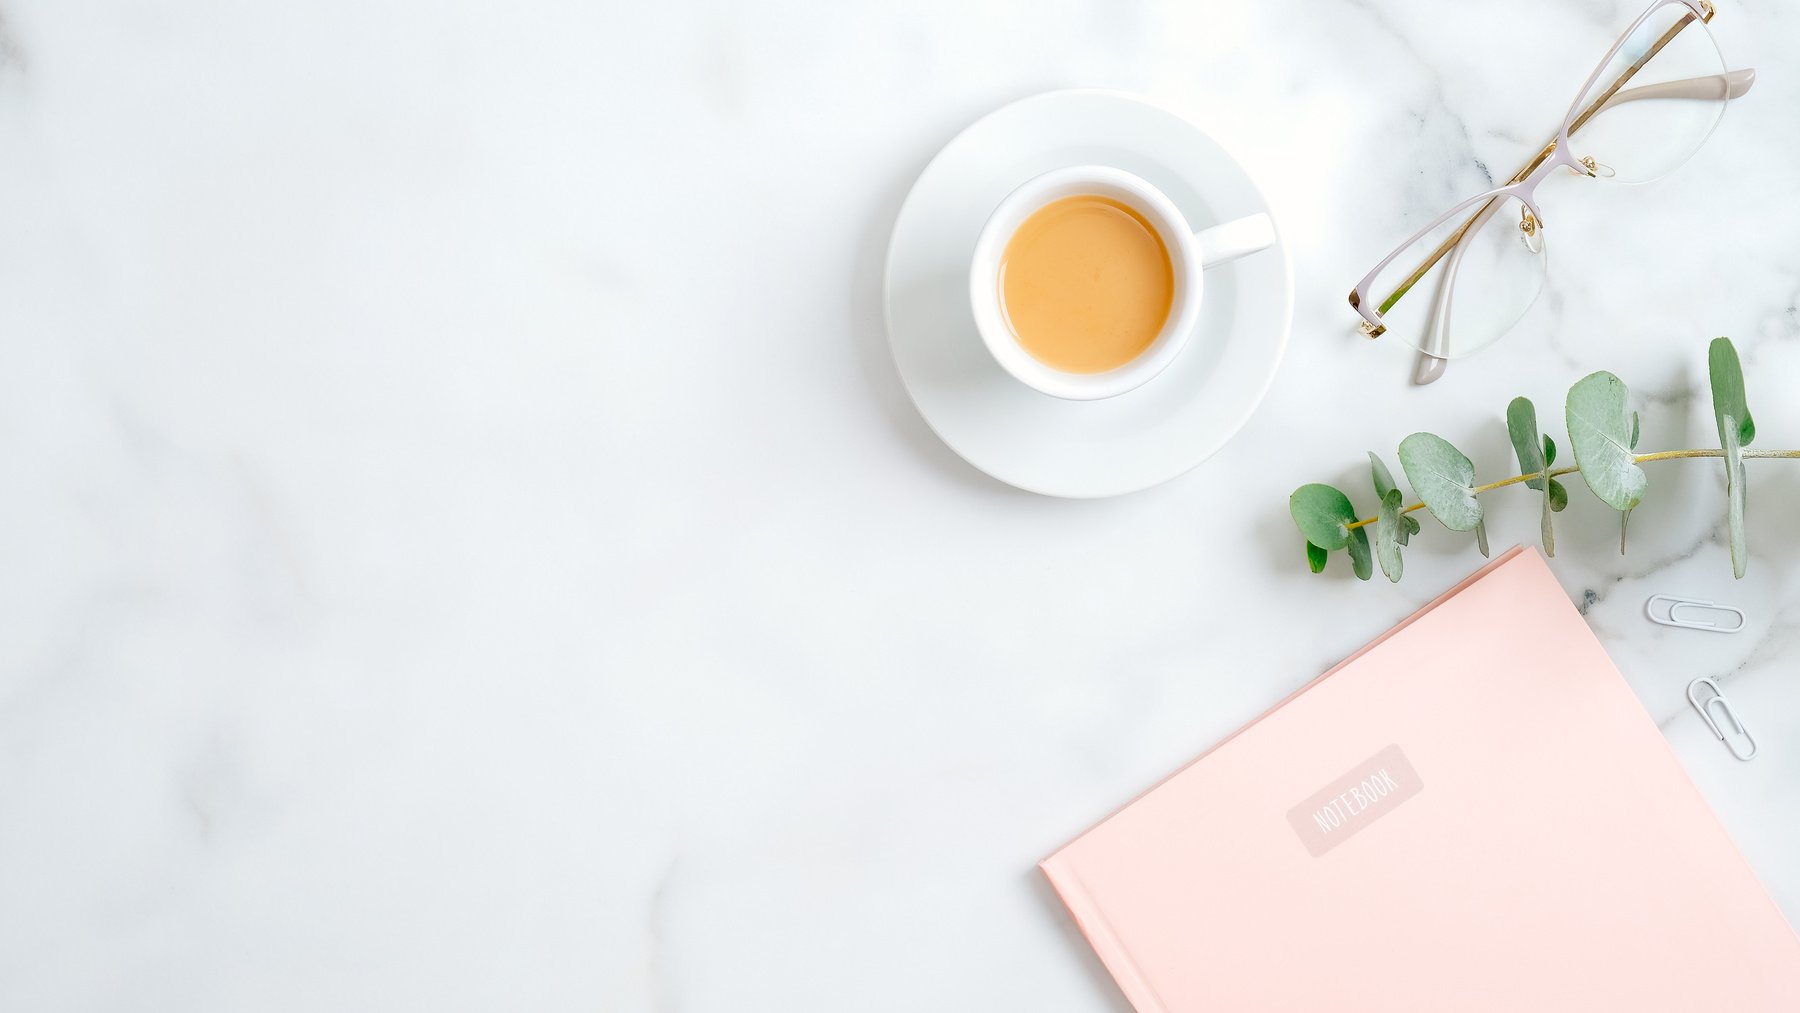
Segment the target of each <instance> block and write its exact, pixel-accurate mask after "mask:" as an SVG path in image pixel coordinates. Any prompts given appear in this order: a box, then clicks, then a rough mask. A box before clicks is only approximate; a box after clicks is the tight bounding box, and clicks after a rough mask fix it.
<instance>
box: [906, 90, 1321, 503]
mask: <svg viewBox="0 0 1800 1013" xmlns="http://www.w3.org/2000/svg"><path fill="white" fill-rule="evenodd" d="M1084 164H1100V165H1112V166H1116V167H1118V168H1121V169H1124V170H1125V171H1127V172H1131V173H1135V174H1137V175H1139V176H1142V177H1143V178H1144V179H1146V180H1149V181H1150V182H1151V183H1152V184H1154V185H1155V186H1157V187H1159V188H1160V189H1161V190H1162V191H1163V192H1164V193H1166V194H1168V195H1169V198H1170V199H1171V200H1173V201H1174V202H1175V204H1176V206H1178V207H1180V208H1181V213H1182V214H1183V215H1185V216H1186V217H1187V219H1188V221H1189V222H1190V223H1191V224H1192V225H1193V226H1194V227H1195V228H1196V229H1204V228H1207V227H1209V226H1212V225H1216V224H1218V223H1220V222H1224V221H1230V220H1231V219H1233V218H1239V217H1242V216H1244V215H1249V214H1254V213H1256V212H1258V211H1268V210H1269V207H1268V203H1267V202H1266V201H1265V200H1264V199H1263V196H1262V193H1261V192H1260V191H1259V190H1257V188H1256V184H1254V183H1252V182H1251V181H1250V176H1249V175H1248V174H1247V173H1245V172H1244V169H1243V167H1242V166H1240V165H1239V164H1238V163H1237V160H1236V159H1234V158H1232V157H1231V155H1230V154H1228V153H1227V152H1226V151H1225V149H1223V148H1221V147H1219V144H1218V142H1217V141H1214V140H1213V139H1212V138H1210V137H1208V136H1207V135H1206V134H1205V133H1203V132H1202V131H1201V130H1200V128H1199V127H1196V126H1194V125H1193V124H1192V123H1189V122H1188V121H1186V120H1184V119H1182V118H1180V117H1179V116H1176V115H1175V114H1173V113H1170V112H1168V111H1167V110H1164V109H1161V108H1159V107H1157V106H1154V105H1150V104H1149V103H1147V102H1144V101H1143V100H1141V99H1137V98H1133V97H1131V96H1128V95H1123V94H1119V93H1116V92H1103V91H1056V92H1049V93H1047V94H1043V95H1038V96H1034V97H1032V98H1028V99H1024V100H1022V101H1019V102H1015V103H1013V104H1012V105H1009V106H1005V107H1003V108H1001V109H999V110H996V111H995V112H992V113H989V114H988V115H987V116H986V117H983V118H982V119H981V120H979V121H977V122H976V123H975V124H974V125H972V126H970V127H969V128H968V129H966V130H964V131H963V132H962V133H960V134H958V135H957V136H956V139H955V140H952V141H951V142H950V143H949V144H948V145H946V146H945V148H944V150H943V151H941V152H939V153H938V155H937V157H936V158H934V159H932V160H931V164H930V165H928V166H926V167H925V171H924V172H923V173H922V174H920V176H919V180H918V182H916V183H914V184H913V188H912V192H911V193H909V194H908V195H907V198H906V203H905V204H904V205H903V206H902V207H901V208H900V217H899V219H898V220H897V221H896V222H895V223H894V237H893V240H892V241H891V243H890V244H889V246H888V260H887V295H886V299H887V324H888V340H889V341H890V342H891V343H892V346H893V350H894V362H895V364H896V365H898V366H899V368H900V377H901V379H902V381H904V382H905V384H906V389H907V391H908V392H909V393H910V394H911V395H912V399H913V403H914V404H915V405H917V406H918V408H919V414H921V415H923V416H925V422H926V424H928V425H930V426H931V428H932V430H933V431H935V432H936V433H937V434H938V436H939V437H940V438H942V439H943V441H944V442H945V443H947V444H949V445H950V448H951V449H952V450H955V451H956V452H957V453H958V454H961V455H962V456H963V458H964V459H965V460H967V461H968V462H969V463H970V464H973V465H974V466H975V467H977V468H980V469H981V470H982V471H985V472H987V473H988V474H989V475H992V476H994V477H995V478H997V479H999V480H1000V481H1002V482H1006V483H1009V484H1011V485H1016V486H1018V487H1019V488H1021V489H1028V490H1030V491H1032V492H1038V493H1043V494H1045V495H1048V496H1070V497H1095V496H1116V495H1119V494H1121V493H1127V492H1135V491H1136V490H1139V489H1143V488H1146V487H1148V486H1152V485H1156V484H1157V483H1159V482H1165V481H1168V480H1169V479H1171V478H1174V477H1175V476H1176V475H1179V474H1181V473H1182V472H1184V471H1187V470H1188V469H1189V468H1192V467H1193V466H1195V465H1196V464H1199V463H1200V462H1201V461H1204V460H1206V459H1207V458H1208V457H1210V456H1212V454H1213V453H1214V452H1215V451H1217V450H1218V449H1219V448H1220V447H1221V446H1224V444H1225V441H1226V440H1228V439H1230V438H1231V436H1232V435H1233V434H1234V433H1236V432H1237V431H1238V429H1239V428H1241V427H1242V426H1243V424H1244V423H1245V422H1246V421H1248V420H1249V418H1250V413H1251V412H1252V411H1254V410H1255V408H1256V406H1257V404H1258V403H1259V402H1260V401H1261V400H1262V397H1263V394H1264V393H1265V392H1266V391H1267V390H1268V387H1269V383H1270V381H1271V380H1273V379H1274V377H1275V367H1276V366H1277V365H1279V364H1280V362H1281V353H1282V351H1283V349H1285V348H1286V347H1287V336H1288V324H1289V321H1290V319H1291V317H1292V314H1293V302H1294V281H1293V272H1292V268H1291V267H1290V265H1289V263H1288V254H1287V248H1286V246H1285V245H1284V244H1283V243H1282V241H1281V234H1280V225H1279V222H1278V223H1277V226H1276V241H1275V246H1274V247H1272V248H1271V249H1267V250H1263V251H1261V252H1260V253H1253V254H1251V255H1249V256H1247V257H1244V258H1243V259H1241V260H1237V261H1233V262H1231V263H1229V264H1224V265H1221V266H1219V267H1215V268H1212V269H1211V270H1209V271H1207V272H1206V300H1205V303H1204V305H1202V306H1201V309H1200V323H1199V330H1198V332H1197V333H1196V334H1195V335H1194V337H1193V338H1192V340H1190V341H1189V342H1188V346H1187V347H1186V348H1185V349H1183V350H1182V353H1181V356H1180V357H1179V358H1177V359H1176V360H1175V361H1174V362H1173V363H1172V364H1171V365H1170V366H1169V367H1168V369H1166V370H1164V371H1163V373H1162V374H1161V375H1159V376H1157V377H1156V378H1155V379H1153V380H1151V381H1150V382H1149V383H1146V384H1145V385H1144V386H1142V387H1139V388H1137V389H1136V390H1133V391H1131V392H1129V393H1126V394H1121V395H1119V396H1118V397H1114V398H1108V399H1107V400H1104V401H1065V400H1062V399H1061V398H1055V397H1051V396H1049V395H1048V394H1040V393H1038V392H1037V391H1035V390H1032V389H1031V388H1029V387H1027V386H1025V385H1024V384H1022V383H1020V382H1019V381H1017V380H1015V379H1013V378H1012V377H1011V376H1008V375H1007V374H1006V373H1005V372H1003V371H1002V370H1001V369H1000V366H999V364H998V363H996V362H995V361H994V359H993V357H992V356H990V355H989V354H988V351H987V349H986V348H984V347H982V344H981V337H980V335H979V334H977V333H976V330H975V321H974V317H973V315H972V312H971V310H970V308H969V285H968V271H969V258H970V257H971V256H972V255H973V252H974V249H975V237H976V234H977V233H979V232H980V231H981V225H982V223H983V222H984V221H986V220H987V217H988V214H989V213H990V212H992V211H993V210H994V208H995V206H996V205H998V204H999V203H1000V199H1001V198H1002V197H1005V196H1006V195H1007V194H1008V193H1010V192H1011V191H1012V189H1013V188H1014V187H1016V186H1018V185H1019V184H1020V183H1022V182H1024V181H1025V180H1027V179H1030V178H1031V177H1032V176H1035V175H1037V174H1038V173H1041V172H1045V171H1047V170H1050V169H1055V168H1059V167H1061V166H1067V165H1084ZM1271 217H1273V215H1271Z"/></svg>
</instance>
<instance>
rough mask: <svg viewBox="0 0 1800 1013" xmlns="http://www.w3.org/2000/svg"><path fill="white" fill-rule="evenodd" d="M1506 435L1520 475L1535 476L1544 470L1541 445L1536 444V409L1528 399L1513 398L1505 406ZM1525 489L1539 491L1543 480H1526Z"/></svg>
mask: <svg viewBox="0 0 1800 1013" xmlns="http://www.w3.org/2000/svg"><path fill="white" fill-rule="evenodd" d="M1506 435H1508V436H1510V437H1512V445H1513V453H1515V454H1517V455H1518V457H1519V473H1520V474H1521V475H1535V474H1538V473H1539V472H1542V471H1543V470H1544V468H1545V465H1544V451H1543V444H1541V443H1539V442H1538V423H1537V408H1536V407H1535V406H1533V405H1532V403H1531V399H1530V398H1523V397H1515V398H1513V399H1512V404H1509V405H1507V406H1506ZM1525 487H1526V488H1528V489H1540V490H1541V489H1543V488H1544V480H1543V478H1542V477H1541V476H1540V477H1538V478H1528V479H1526V480H1525Z"/></svg>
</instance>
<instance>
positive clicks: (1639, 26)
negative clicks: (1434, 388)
mask: <svg viewBox="0 0 1800 1013" xmlns="http://www.w3.org/2000/svg"><path fill="white" fill-rule="evenodd" d="M1712 16H1713V6H1712V4H1711V3H1710V2H1708V0H1656V2H1655V3H1652V4H1651V5H1650V8H1649V9H1648V10H1646V11H1645V12H1644V13H1643V14H1641V15H1639V16H1638V19H1637V20H1636V21H1634V22H1632V24H1631V27H1630V28H1627V29H1626V30H1625V34H1624V35H1621V36H1620V37H1619V40H1618V41H1617V42H1615V43H1613V47H1612V49H1610V50H1608V51H1607V54H1606V57H1605V59H1603V60H1601V61H1600V65H1599V66H1598V67H1596V68H1594V72H1593V74H1591V75H1589V77H1588V79H1587V83H1586V84H1584V85H1582V87H1581V91H1580V92H1579V93H1577V95H1576V97H1575V101H1574V103H1573V104H1571V105H1570V106H1569V111H1568V114H1567V115H1565V116H1564V117H1563V122H1562V126H1561V128H1560V129H1558V130H1557V132H1556V136H1555V137H1553V138H1551V140H1550V142H1549V143H1547V144H1545V145H1544V147H1543V150H1541V151H1539V152H1538V153H1537V155H1536V156H1534V157H1533V158H1532V159H1531V161H1529V162H1527V163H1526V164H1525V166H1524V168H1521V169H1520V170H1519V171H1518V172H1516V173H1514V174H1513V177H1512V178H1511V179H1509V180H1507V181H1506V183H1505V184H1504V185H1502V186H1499V187H1496V188H1494V189H1492V190H1489V191H1487V192H1486V193H1481V194H1477V195H1476V196H1474V197H1470V198H1469V199H1468V200H1465V201H1463V202H1462V203H1460V204H1458V205H1456V206H1455V207H1453V208H1451V209H1450V210H1448V211H1446V212H1444V213H1443V214H1442V215H1439V216H1438V217H1437V218H1435V219H1433V220H1432V221H1431V223H1430V224H1428V225H1426V226H1425V227H1424V228H1422V229H1420V230H1419V231H1418V232H1417V233H1415V234H1414V235H1413V236H1412V238H1410V239H1408V240H1407V241H1406V242H1404V243H1401V244H1400V245H1399V246H1398V247H1397V248H1395V250H1394V252H1392V253H1390V254H1388V255H1387V256H1386V257H1384V258H1382V260H1381V263H1379V264H1377V265H1375V269H1374V270H1372V271H1370V272H1369V273H1368V274H1367V275H1366V276H1365V277H1364V278H1363V280H1362V281H1360V282H1358V283H1357V286H1356V288H1355V290H1353V291H1352V292H1351V293H1350V306H1351V307H1352V308H1353V309H1355V310H1356V312H1357V313H1358V314H1360V315H1361V316H1362V321H1363V322H1362V325H1361V330H1362V333H1363V334H1364V335H1365V336H1367V337H1370V338H1377V337H1380V336H1381V335H1383V334H1385V333H1392V334H1393V335H1394V336H1396V337H1399V338H1401V339H1403V340H1405V341H1406V342H1407V343H1408V344H1410V345H1412V346H1413V347H1415V348H1417V349H1418V350H1419V351H1420V352H1421V353H1422V354H1421V357H1420V360H1419V368H1418V371H1417V373H1416V374H1415V375H1414V381H1415V382H1417V383H1430V382H1431V381H1433V380H1435V379H1437V378H1438V377H1439V376H1440V375H1442V373H1443V370H1444V364H1445V361H1446V360H1448V359H1452V358H1457V357H1459V356H1464V355H1468V354H1470V353H1472V352H1476V351H1479V350H1480V349H1482V348H1485V347H1487V346H1488V345H1489V344H1491V343H1492V342H1493V341H1494V339H1496V338H1498V337H1500V335H1502V334H1504V333H1506V332H1507V331H1508V330H1510V329H1511V328H1512V326H1513V325H1514V324H1515V323H1517V322H1518V321H1519V318H1520V317H1523V316H1524V315H1525V311H1526V310H1528V309H1530V308H1531V304H1532V303H1533V302H1534V301H1536V299H1537V297H1538V293H1539V292H1541V291H1542V290H1543V287H1544V274H1545V264H1546V261H1547V259H1548V250H1547V246H1546V243H1545V237H1544V213H1543V211H1542V210H1541V209H1540V208H1539V207H1538V204H1537V199H1536V193H1537V188H1538V185H1539V184H1541V183H1543V181H1544V180H1545V179H1547V178H1549V176H1550V174H1551V173H1553V172H1555V171H1556V170H1557V169H1559V168H1560V169H1567V170H1569V171H1570V172H1572V173H1574V174H1576V175H1578V176H1583V177H1587V178H1610V179H1614V180H1616V181H1619V182H1625V183H1647V182H1649V181H1651V180H1653V179H1657V178H1660V177H1662V176H1665V175H1667V174H1668V173H1670V172H1672V171H1673V170H1674V169H1675V168H1677V167H1678V166H1680V165H1681V164H1682V163H1683V162H1686V161H1687V160H1688V159H1689V158H1690V157H1692V156H1693V154H1694V152H1695V151H1697V150H1699V148H1700V145H1701V144H1703V143H1705V141H1706V139H1707V137H1709V136H1710V135H1711V134H1712V132H1713V128H1715V127H1717V126H1718V124H1719V118H1720V117H1721V116H1723V115H1724V112H1725V104H1726V103H1727V102H1729V101H1730V100H1731V99H1734V98H1737V97H1738V96H1739V95H1742V94H1743V93H1744V92H1746V91H1748V90H1749V89H1750V85H1751V83H1752V82H1754V81H1755V79H1756V72H1755V71H1753V70H1748V69H1746V70H1733V71H1727V70H1726V69H1725V58H1724V57H1723V56H1721V55H1720V53H1719V46H1718V43H1716V42H1714V41H1713V37H1712V33H1711V32H1710V31H1709V30H1708V29H1707V27H1706V24H1707V22H1709V21H1711V20H1712ZM1627 83H1631V84H1632V87H1629V88H1627V87H1625V86H1626V84H1627ZM1577 147H1579V150H1580V151H1581V152H1583V153H1582V154H1580V155H1577V154H1576V153H1575V152H1576V150H1577ZM1422 282H1431V283H1433V284H1434V285H1435V294H1434V295H1433V296H1432V298H1430V299H1426V298H1423V297H1416V298H1414V299H1412V300H1410V301H1409V302H1408V303H1407V305H1405V306H1404V307H1402V306H1401V305H1400V303H1401V300H1402V298H1403V297H1405V296H1407V295H1409V294H1410V293H1412V292H1413V291H1414V290H1415V289H1418V288H1419V287H1420V284H1421V283H1422ZM1427 287H1428V288H1429V287H1431V286H1429V285H1428V286H1427ZM1371 297H1373V298H1371Z"/></svg>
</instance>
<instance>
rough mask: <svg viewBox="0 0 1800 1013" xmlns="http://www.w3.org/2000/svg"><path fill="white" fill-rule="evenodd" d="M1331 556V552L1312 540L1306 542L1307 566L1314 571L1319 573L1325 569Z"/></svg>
mask: <svg viewBox="0 0 1800 1013" xmlns="http://www.w3.org/2000/svg"><path fill="white" fill-rule="evenodd" d="M1330 558H1331V554H1330V553H1329V552H1326V551H1325V550H1324V549H1321V548H1319V547H1318V546H1317V545H1314V544H1313V543H1311V542H1307V543H1306V566H1307V568H1308V569H1310V570H1311V571H1312V572H1314V573H1318V572H1320V571H1322V570H1324V569H1325V561H1326V560H1327V559H1330Z"/></svg>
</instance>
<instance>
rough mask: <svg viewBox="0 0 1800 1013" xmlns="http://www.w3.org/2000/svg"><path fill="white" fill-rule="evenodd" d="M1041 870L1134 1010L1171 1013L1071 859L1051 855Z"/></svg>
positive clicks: (1140, 1012)
mask: <svg viewBox="0 0 1800 1013" xmlns="http://www.w3.org/2000/svg"><path fill="white" fill-rule="evenodd" d="M1038 868H1039V869H1040V870H1041V871H1042V872H1043V873H1044V878H1045V879H1048V880H1049V881H1050V886H1051V888H1052V889H1054V890H1055V891H1056V894H1057V896H1059V897H1061V898H1062V902H1063V906H1064V907H1066V908H1068V909H1069V914H1070V916H1072V917H1073V918H1074V919H1075V924H1076V926H1077V927H1079V928H1080V929H1081V934H1082V935H1084V936H1086V937H1087V941H1088V945H1090V946H1092V947H1093V948H1094V952H1095V953H1097V954H1099V956H1100V962H1101V963H1103V964H1105V965H1106V970H1107V972H1108V973H1110V974H1111V975H1112V976H1113V981H1115V982H1117V983H1118V986H1119V990H1120V991H1121V992H1124V993H1125V998H1126V999H1127V1000H1128V1001H1130V1003H1131V1007H1132V1008H1133V1009H1135V1010H1137V1011H1138V1013H1169V1008H1168V1007H1167V1006H1165V1005H1163V1001H1162V999H1161V997H1159V996H1158V995H1157V994H1156V990H1155V989H1154V988H1152V987H1150V981H1149V979H1147V978H1145V977H1144V972H1143V971H1141V970H1139V968H1138V965H1137V961H1135V960H1133V959H1132V958H1131V952H1130V951H1129V950H1127V949H1126V948H1125V944H1124V942H1123V941H1122V940H1121V939H1120V938H1119V936H1118V933H1116V932H1114V931H1113V928H1112V924H1111V923H1110V922H1108V921H1107V920H1106V916H1105V915H1104V914H1103V913H1101V910H1100V906H1099V905H1098V904H1096V903H1095V902H1094V898H1093V897H1092V896H1091V895H1089V894H1088V891H1087V887H1086V886H1084V885H1083V884H1082V882H1081V877H1080V876H1078V875H1076V874H1075V870H1074V868H1073V867H1071V866H1070V864H1069V862H1068V860H1067V859H1065V858H1064V857H1063V856H1062V855H1051V856H1050V857H1049V858H1047V859H1045V860H1044V861H1043V863H1042V864H1040V865H1039V866H1038Z"/></svg>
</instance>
